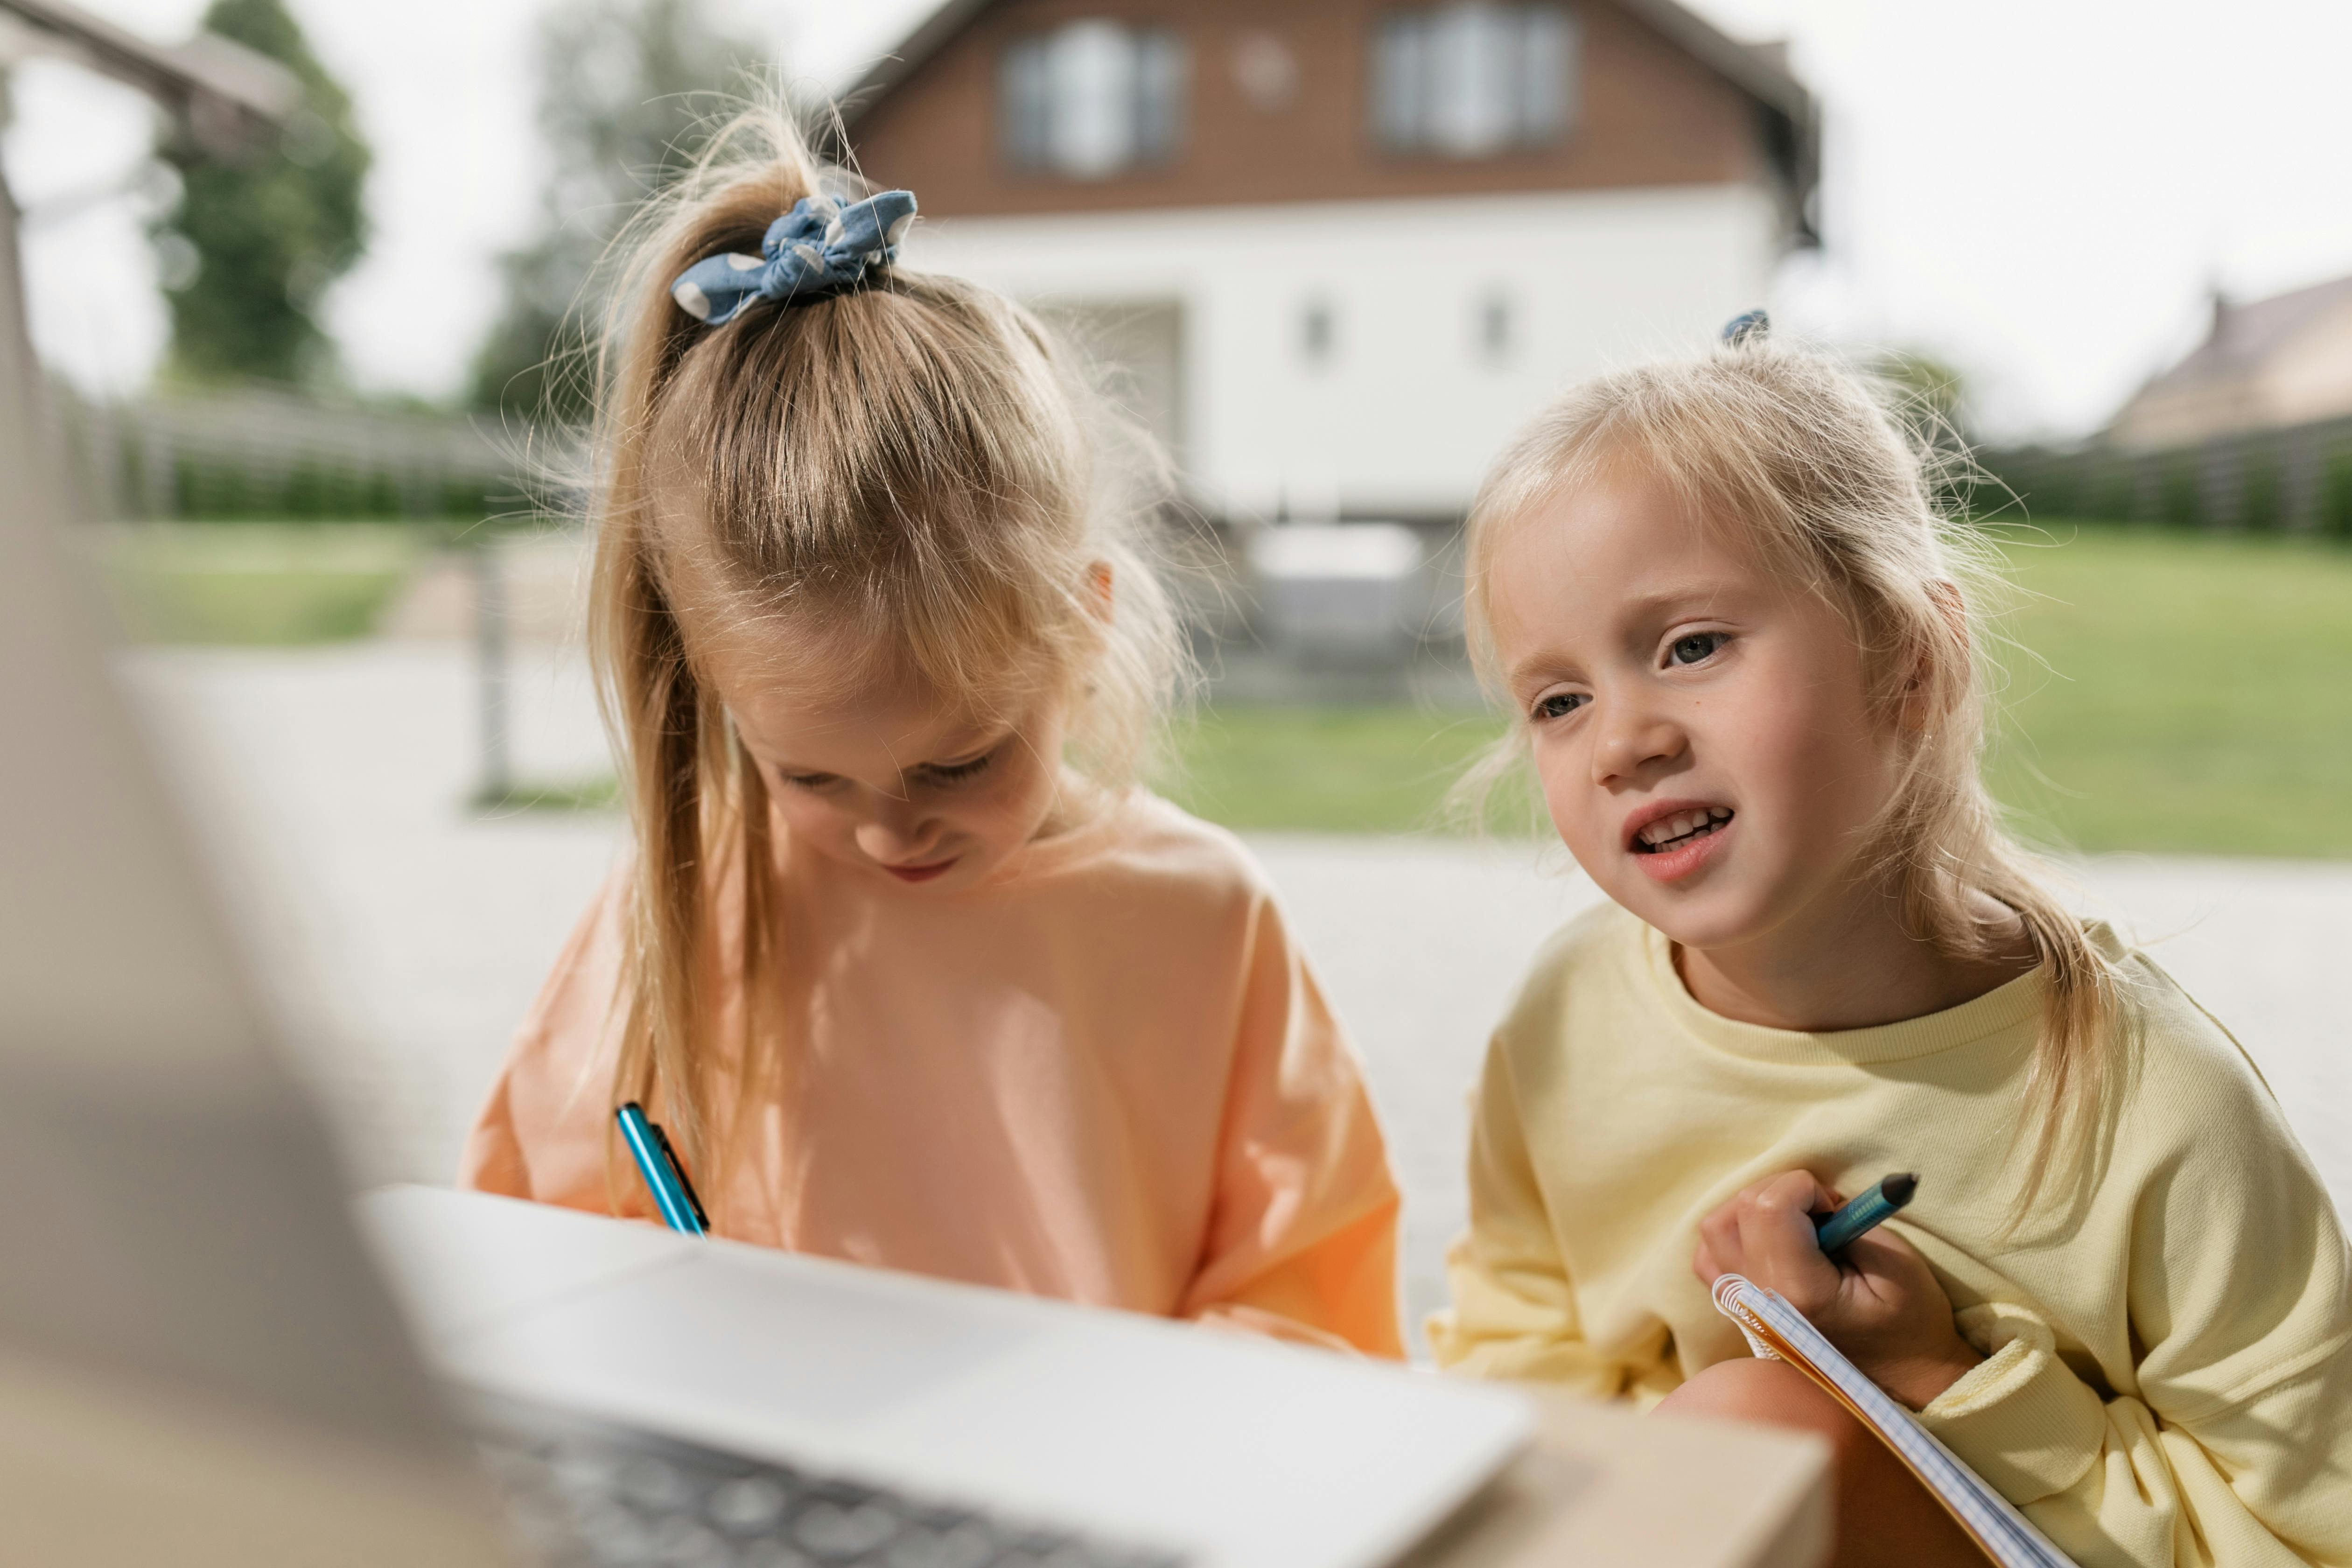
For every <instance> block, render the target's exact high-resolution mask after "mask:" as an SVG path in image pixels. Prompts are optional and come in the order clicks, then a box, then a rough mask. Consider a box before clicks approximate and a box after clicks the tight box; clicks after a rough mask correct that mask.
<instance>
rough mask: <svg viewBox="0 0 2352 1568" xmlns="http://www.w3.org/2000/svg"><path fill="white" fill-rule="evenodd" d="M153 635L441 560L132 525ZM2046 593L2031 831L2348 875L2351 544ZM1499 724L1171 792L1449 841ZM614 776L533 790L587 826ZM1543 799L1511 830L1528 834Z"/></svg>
mask: <svg viewBox="0 0 2352 1568" xmlns="http://www.w3.org/2000/svg"><path fill="white" fill-rule="evenodd" d="M91 537H92V538H93V540H94V541H95V542H96V548H97V549H98V550H99V552H100V556H101V558H102V560H103V562H104V564H105V566H106V569H107V572H106V574H107V578H108V581H109V583H110V586H111V587H112V589H113V592H114V595H115V599H116V603H117V605H119V606H120V608H121V613H122V616H123V618H124V620H125V623H126V625H127V626H128V627H129V628H130V630H131V633H132V635H133V636H135V637H142V638H144V639H147V640H153V641H176V642H241V643H274V644H297V643H310V642H324V641H333V640H338V639H341V638H346V637H361V636H364V635H366V634H367V632H368V631H369V630H370V629H372V627H373V626H374V624H375V621H376V618H377V617H378V616H380V615H381V614H382V612H383V607H384V605H386V604H387V603H388V602H389V600H390V599H391V597H392V595H394V592H395V591H396V590H397V589H398V587H399V585H400V584H401V583H402V582H403V581H404V580H405V578H406V576H407V574H409V573H410V572H411V571H412V570H413V569H414V568H415V566H416V564H417V563H419V562H420V561H421V560H422V559H423V558H424V556H425V553H426V552H428V551H430V550H431V549H432V548H434V546H435V545H436V543H437V542H438V540H439V535H438V534H436V532H435V531H432V530H429V529H418V528H412V527H405V526H402V525H397V524H394V525H375V524H362V523H345V524H331V525H327V524H299V523H295V524H260V523H255V524H236V523H204V524H197V525H159V526H130V527H118V528H110V529H106V530H104V531H97V532H94V533H93V534H92V536H91ZM2001 537H2002V540H2003V543H2004V549H2005V551H2006V552H2007V555H2008V557H2009V560H2010V562H2011V565H2012V567H2013V569H2014V572H2015V575H2016V579H2017V582H2018V584H2019V586H2020V587H2021V588H2022V589H2023V590H2024V592H2023V593H2022V594H2021V595H2020V596H2019V603H2018V604H2017V605H2016V606H2015V607H2014V608H2013V609H2012V611H2011V613H2010V614H2009V616H2007V617H2006V618H2005V619H2004V620H2003V621H2002V623H2001V626H2000V630H2001V632H2002V634H2003V635H2004V636H2006V637H2010V638H2011V639H2013V640H2014V641H2015V642H2016V643H2017V644H2018V645H2019V649H2021V651H2019V650H2006V651H2004V652H2003V654H2002V659H2003V663H2004V665H2005V668H2006V671H2007V674H2006V681H2005V686H2006V689H2005V691H2004V693H2003V700H2004V710H2005V713H2004V718H2003V721H2002V725H2001V728H2000V731H1999V733H1998V736H1997V740H1996V743H1995V745H1994V748H1993V752H1992V757H1991V761H1990V768H1991V776H1992V779H1993V783H1994V787H1995V792H1996V793H1997V794H1998V795H2000V798H2001V799H2002V800H2003V801H2004V802H2005V803H2007V804H2008V805H2010V806H2011V807H2012V808H2013V809H2014V810H2015V811H2016V812H2017V813H2018V815H2019V818H2020V821H2021V825H2022V826H2024V827H2025V828H2026V829H2027V830H2028V831H2029V832H2030V833H2032V835H2033V836H2034V837H2038V838H2041V839H2042V840H2043V841H2045V842H2049V843H2053V844H2057V845H2062V846H2066V847H2074V848H2079V849H2084V850H2110V849H2145V850H2158V851H2172V852H2189V851H2206V852H2212V853H2219V854H2248V855H2294V856H2343V855H2352V814H2347V812H2345V811H2344V810H2343V809H2342V804H2343V801H2344V799H2345V797H2346V795H2347V793H2352V550H2346V549H2344V548H2342V547H2340V546H2333V545H2329V544H2325V543H2316V542H2307V541H2301V540H2288V539H2282V538H2277V537H2269V536H2263V537H2248V536H2243V535H2239V536H2230V535H2202V534H2183V533H2177V532H2168V531H2153V530H2132V529H2126V528H2121V527H2117V526H2114V525H2105V524H2101V525H2091V526H2086V527H2084V528H2082V529H2079V530H2077V529H2075V528H2073V527H2071V526H2068V525H2065V524H2063V523H2047V524H2044V525H2042V527H2041V528H2039V529H2036V530H2032V531H2023V530H2011V531H2006V532H2004V533H2003V534H2002V536H2001ZM1500 729H1501V725H1500V721H1499V720H1497V719H1496V718H1495V717H1494V716H1492V715H1489V714H1484V713H1478V712H1452V713H1449V712H1429V711H1423V710H1415V709H1412V708H1409V707H1401V706H1399V707H1358V708H1349V707H1330V708H1297V709H1284V708H1261V707H1244V706H1234V705H1229V706H1226V707H1224V708H1221V709H1212V710H1208V711H1206V712H1204V713H1203V714H1202V715H1201V717H1200V718H1199V719H1198V720H1197V721H1193V722H1192V723H1189V724H1187V725H1185V726H1184V727H1183V728H1182V729H1181V730H1180V731H1179V732H1178V735H1177V737H1176V742H1177V744H1176V747H1175V751H1176V759H1175V761H1176V765H1175V767H1173V768H1172V769H1171V771H1170V772H1169V773H1168V774H1167V775H1166V777H1165V778H1164V779H1163V781H1162V787H1163V788H1165V789H1166V790H1167V791H1168V793H1169V794H1170V795H1172V796H1173V797H1174V798H1176V799H1177V800H1178V801H1180V802H1181V803H1182V804H1184V805H1187V806H1189V807H1190V808H1191V809H1192V810H1194V811H1197V812H1199V813H1200V814H1201V815H1202V816H1208V817H1212V818H1213V819H1215V820H1218V821H1222V822H1225V823H1228V824H1230V825H1232V826H1236V827H1244V828H1304V829H1314V830H1319V831H1324V832H1333V833H1397V832H1412V831H1422V830H1433V829H1440V828H1442V827H1443V826H1444V816H1443V813H1442V811H1441V809H1440V807H1441V805H1442V802H1443V800H1444V795H1445V793H1446V791H1447V789H1448V788H1449V787H1450V786H1451V785H1452V784H1453V782H1454V779H1455V778H1456V777H1458V776H1459V775H1460V773H1461V772H1462V770H1463V769H1464V768H1465V767H1466V766H1467V765H1468V764H1469V763H1470V762H1471V761H1472V759H1473V758H1474V757H1475V756H1476V755H1477V754H1478V752H1480V751H1481V750H1482V749H1483V748H1485V747H1486V745H1487V744H1488V743H1489V742H1491V741H1493V739H1494V738H1495V737H1496V735H1497V734H1499V733H1500ZM610 793H611V786H610V783H609V781H587V782H585V783H566V784H562V785H560V786H559V785H549V784H544V783H541V784H531V785H526V786H524V787H520V788H519V789H518V790H517V791H516V792H515V795H513V797H512V798H510V799H509V800H508V801H506V802H502V803H499V805H502V806H504V807H509V808H523V809H528V808H530V807H532V806H545V807H562V808H577V807H582V806H591V805H597V804H599V803H601V802H602V801H604V800H607V799H609V798H610ZM1530 799H1531V797H1530V795H1529V794H1528V792H1527V791H1526V789H1525V788H1524V787H1522V788H1520V789H1518V790H1517V791H1511V790H1506V791H1504V792H1501V793H1500V796H1499V798H1498V800H1497V802H1496V809H1495V810H1494V811H1493V812H1492V813H1491V814H1490V816H1489V824H1490V826H1492V827H1494V828H1495V829H1496V831H1502V832H1514V831H1524V830H1527V826H1528V824H1529V823H1530V822H1531V821H1532V820H1533V814H1532V811H1531V809H1530V805H1529V801H1530Z"/></svg>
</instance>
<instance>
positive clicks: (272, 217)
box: [152, 0, 370, 382]
mask: <svg viewBox="0 0 2352 1568" xmlns="http://www.w3.org/2000/svg"><path fill="white" fill-rule="evenodd" d="M204 26H205V28H207V29H208V30H210V31H212V32H215V33H218V34H220V35H221V36H222V37H226V38H231V39H234V40H236V42H237V43H240V44H243V45H245V46H246V47H248V48H251V49H255V50H257V51H259V52H260V53H262V54H265V55H268V57H269V58H272V59H274V60H276V61H278V63H279V64H281V65H283V66H285V67H286V68H288V69H289V70H290V71H292V72H293V73H294V75H295V77H296V78H297V79H299V80H300V82H301V83H302V88H303V97H304V103H303V107H302V108H301V109H300V110H298V111H297V112H296V113H295V115H294V116H293V118H292V120H291V121H289V124H288V125H287V128H286V131H285V133H284V134H283V135H282V136H281V137H279V139H278V144H277V145H276V146H274V147H268V148H264V149H261V150H260V151H258V152H257V153H254V154H253V155H251V156H249V157H247V158H246V159H244V160H242V161H239V162H235V163H230V162H223V161H219V160H216V159H215V158H213V157H211V156H209V155H207V154H206V153H205V151H204V150H203V149H202V148H201V147H199V146H197V145H196V143H195V142H194V141H193V140H192V139H190V137H189V136H188V134H187V133H186V132H185V131H173V132H167V133H166V134H165V136H164V138H163V142H162V143H161V145H160V146H159V147H158V148H157V155H158V156H159V157H160V158H161V159H162V160H163V162H164V163H168V164H170V165H171V166H172V167H173V169H175V170H177V171H178V173H179V175H180V198H179V201H178V203H177V205H174V206H173V209H172V211H171V212H169V213H168V214H166V215H165V216H163V218H162V219H161V220H159V221H158V222H157V223H156V225H155V226H154V229H153V235H152V237H153V239H154V242H155V247H156V253H157V257H158V258H159V259H160V260H161V262H162V263H163V285H164V287H163V298H164V300H165V302H166V304H168V305H169V307H170V309H171V314H172V344H171V352H170V354H169V357H168V359H167V361H166V372H167V374H173V375H176V376H180V377H184V378H186V379H188V380H193V381H225V380H236V379H242V378H248V377H253V378H260V379H264V380H269V381H281V382H301V381H315V380H317V379H320V378H321V377H323V376H325V375H327V374H330V373H331V369H332V364H333V345H332V343H331V342H330V340H329V339H328V337H327V334H326V332H325V331H324V330H323V329H321V328H320V325H319V321H318V316H317V313H316V312H317V310H318V304H319V300H320V296H321V295H322V294H323V293H325V291H326V289H327V285H329V284H330V283H332V282H333V281H334V280H335V279H338V278H340V277H341V276H342V275H343V274H344V273H345V272H346V271H348V270H350V268H351V266H352V263H353V262H354V261H357V260H358V259H359V258H360V253H361V251H362V249H363V248H364V247H365V245H366V240H367V216H366V214H365V212H364V211H363V210H362V206H361V188H362V184H364V182H365V180H366V177H367V171H368V163H369V162H370V155H369V153H368V149H367V144H366V143H365V142H362V141H361V140H360V137H359V133H358V132H357V131H356V130H354V129H353V128H352V100H351V97H350V95H349V94H348V93H346V92H344V90H343V89H342V88H341V86H340V85H339V84H337V82H336V81H335V79H333V78H332V77H331V76H329V75H328V74H327V71H326V68H325V67H323V66H321V65H320V63H319V61H318V58H317V57H315V56H313V55H312V54H311V53H310V45H309V44H308V43H307V42H305V41H304V39H303V37H302V29H301V28H300V27H299V26H297V25H296V24H295V21H294V18H293V17H292V16H289V15H288V14H287V10H286V7H285V5H283V4H282V0H213V5H212V8H211V9H210V10H208V11H206V12H205V17H204Z"/></svg>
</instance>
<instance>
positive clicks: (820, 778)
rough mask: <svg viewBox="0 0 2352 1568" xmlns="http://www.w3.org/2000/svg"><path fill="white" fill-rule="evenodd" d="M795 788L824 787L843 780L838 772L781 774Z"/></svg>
mask: <svg viewBox="0 0 2352 1568" xmlns="http://www.w3.org/2000/svg"><path fill="white" fill-rule="evenodd" d="M779 776H781V777H782V779H783V781H784V782H785V783H786V784H790V785H792V786H793V788H794V789H823V788H824V786H825V785H827V784H838V783H840V782H841V778H840V775H839V774H837V773H783V774H781V775H779Z"/></svg>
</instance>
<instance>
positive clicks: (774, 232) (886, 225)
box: [669, 191, 915, 327]
mask: <svg viewBox="0 0 2352 1568" xmlns="http://www.w3.org/2000/svg"><path fill="white" fill-rule="evenodd" d="M914 221H915V195H914V193H913V192H912V191H884V192H883V193H882V194H881V195H877V196H868V197H866V200H864V201H862V202H857V203H856V204H854V205H849V206H843V205H840V204H838V203H836V202H835V201H834V199H833V198H832V197H830V196H803V197H802V198H801V199H800V200H799V201H798V202H796V203H794V204H793V210H792V211H790V212H788V213H786V214H785V215H784V216H782V217H780V218H778V219H777V220H776V221H775V222H773V223H772V224H770V225H769V226H768V232H767V234H766V236H765V237H762V238H761V241H760V249H761V252H762V254H761V255H759V256H745V255H742V254H741V253H740V252H733V253H730V254H727V255H724V256H711V257H706V258H703V259H702V260H700V261H698V262H696V263H695V264H694V265H693V266H691V267H689V268H687V269H686V270H685V271H684V272H681V273H679V274H678V276H677V282H675V283H673V284H671V285H670V286H669V297H670V298H671V299H673V300H677V308H678V309H679V310H684V311H685V312H686V313H687V314H688V315H689V316H692V317H693V318H694V319H695V320H696V321H701V322H703V323H704V324H706V325H708V326H713V327H715V326H718V325H719V324H720V323H722V322H724V321H730V320H731V319H732V318H733V317H734V314H735V312H736V311H738V310H741V309H742V308H743V307H744V306H745V305H747V304H749V303H750V302H751V300H754V299H760V300H814V299H820V298H822V297H823V296H824V295H827V294H838V293H840V292H841V291H842V290H843V289H854V288H856V286H857V285H858V284H859V283H860V282H862V281H863V280H864V279H865V277H866V268H868V267H871V266H873V265H874V264H875V263H876V262H877V261H883V262H887V261H890V260H893V259H895V258H897V256H898V241H899V239H900V237H902V236H904V235H905V234H906V232H907V226H908V224H910V223H912V222H914Z"/></svg>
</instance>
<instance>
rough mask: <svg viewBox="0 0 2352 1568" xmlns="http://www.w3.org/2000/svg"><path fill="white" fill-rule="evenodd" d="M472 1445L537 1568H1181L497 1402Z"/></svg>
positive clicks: (489, 1406)
mask: <svg viewBox="0 0 2352 1568" xmlns="http://www.w3.org/2000/svg"><path fill="white" fill-rule="evenodd" d="M475 1414H476V1420H475V1422H474V1438H475V1442H476V1445H477V1447H478V1448H479V1450H480V1453H481V1456H482V1459H483V1463H484V1465H485V1466H486V1468H488V1472H489V1474H490V1476H491V1479H493V1480H494V1481H495V1482H496V1484H497V1486H498V1489H499V1492H500V1493H501V1495H502V1496H503V1497H504V1499H505V1501H506V1504H507V1513H508V1518H509V1522H510V1524H511V1526H512V1528H513V1531H514V1532H515V1534H516V1535H517V1537H518V1538H519V1540H518V1544H520V1546H522V1547H523V1549H524V1551H525V1552H527V1553H528V1554H529V1555H530V1558H531V1559H532V1560H534V1561H536V1562H539V1563H545V1564H547V1565H548V1568H1181V1563H1183V1559H1182V1558H1181V1556H1176V1555H1171V1554H1170V1553H1167V1552H1150V1551H1138V1550H1135V1549H1133V1548H1131V1547H1125V1546H1118V1545H1113V1544H1108V1543H1105V1542H1101V1541H1099V1540H1097V1539H1095V1538H1093V1537H1090V1536H1085V1535H1080V1534H1076V1533H1074V1532H1071V1531H1059V1530H1053V1529H1043V1528H1039V1527H1036V1526H1034V1525H1030V1524H1025V1523H1020V1522H1015V1521H1007V1520H1003V1519H999V1518H996V1517H993V1516H992V1515H989V1514H986V1513H982V1512H979V1511H976V1510H971V1509H966V1508H957V1507H950V1506H944V1505H940V1504H938V1503H930V1502H924V1501H920V1500H915V1499H911V1498H908V1497H907V1496H905V1495H903V1494H901V1493H898V1492H896V1491H893V1490H889V1489H885V1488H880V1487H875V1486H869V1485H864V1484H860V1483H858V1482H854V1481H847V1480H844V1479H839V1478H837V1477H820V1476H814V1475H811V1474H809V1473H807V1472H805V1471H803V1470H799V1469H795V1468H792V1467H790V1466H786V1465H779V1464H773V1463H771V1462H769V1461H767V1460H763V1459H751V1458H744V1457H743V1456H741V1455H739V1454H729V1453H723V1452H721V1451H719V1450H718V1449H715V1448H706V1447H700V1446H698V1445H696V1444H692V1443H685V1442H680V1441H677V1440H676V1439H673V1438H669V1437H662V1436H655V1435H654V1434H652V1433H648V1432H640V1431H637V1430H635V1429H633V1428H629V1427H625V1426H614V1425H611V1424H609V1423H605V1422H601V1421H593V1420H590V1419H588V1418H586V1417H583V1416H576V1415H569V1414H565V1413H562V1412H558V1411H553V1410H547V1409H541V1408H540V1407H538V1406H525V1405H517V1404H514V1403H510V1402H508V1401H504V1400H501V1401H498V1402H496V1403H494V1404H493V1403H487V1402H486V1403H484V1404H483V1405H479V1406H478V1408H477V1411H476V1413H475Z"/></svg>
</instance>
